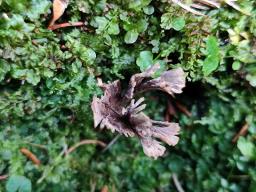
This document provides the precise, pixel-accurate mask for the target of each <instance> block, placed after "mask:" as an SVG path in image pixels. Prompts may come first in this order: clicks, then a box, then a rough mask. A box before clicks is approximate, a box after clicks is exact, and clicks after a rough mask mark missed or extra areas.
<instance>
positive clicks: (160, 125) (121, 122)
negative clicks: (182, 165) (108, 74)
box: [91, 64, 185, 158]
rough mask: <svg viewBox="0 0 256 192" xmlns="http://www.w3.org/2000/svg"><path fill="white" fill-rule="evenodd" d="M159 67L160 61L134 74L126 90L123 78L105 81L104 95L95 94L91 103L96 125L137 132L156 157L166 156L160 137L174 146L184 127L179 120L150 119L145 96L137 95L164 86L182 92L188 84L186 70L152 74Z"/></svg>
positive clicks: (130, 133)
mask: <svg viewBox="0 0 256 192" xmlns="http://www.w3.org/2000/svg"><path fill="white" fill-rule="evenodd" d="M159 67H160V66H159V64H156V65H154V66H152V67H151V68H149V69H148V70H146V71H145V72H142V73H139V74H135V75H133V76H132V77H131V79H130V82H129V86H128V88H127V90H125V91H124V94H122V93H123V90H122V89H121V84H120V81H119V80H117V81H114V82H111V83H109V84H104V83H102V82H101V83H100V87H101V88H102V89H103V91H104V95H103V96H102V97H101V98H100V99H99V98H97V97H94V98H93V101H92V105H91V106H92V110H93V115H94V127H98V126H99V127H100V128H101V129H103V128H104V127H106V128H107V129H110V130H111V131H112V132H114V131H117V132H119V133H120V134H123V135H125V136H130V137H132V136H134V135H136V136H137V137H138V138H139V139H140V141H141V144H142V147H143V151H144V153H145V154H146V155H147V156H149V157H153V158H157V157H159V156H162V155H163V154H164V152H165V147H164V146H162V145H161V144H160V142H159V141H158V140H156V139H160V140H161V141H163V142H165V143H167V144H168V145H171V146H174V145H176V144H177V143H178V141H179V138H178V137H177V135H178V133H179V130H180V127H179V125H178V124H177V123H169V122H162V121H154V120H152V119H150V118H149V117H148V116H147V115H145V114H144V113H143V112H142V111H143V110H144V109H145V107H146V104H143V101H144V98H143V97H142V98H140V99H138V100H137V101H136V102H135V100H134V97H135V95H136V94H138V93H141V92H144V91H149V90H161V91H164V92H166V93H168V94H171V95H173V94H174V93H181V92H182V88H183V87H185V74H184V72H183V70H182V69H181V68H178V69H173V70H169V71H166V72H164V73H163V74H162V75H161V76H160V77H158V78H152V75H153V74H154V73H155V72H156V71H157V70H158V69H159Z"/></svg>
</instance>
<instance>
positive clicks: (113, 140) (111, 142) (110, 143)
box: [102, 135, 121, 153]
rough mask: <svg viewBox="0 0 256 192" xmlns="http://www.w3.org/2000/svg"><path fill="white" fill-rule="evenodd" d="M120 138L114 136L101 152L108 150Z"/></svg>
mask: <svg viewBox="0 0 256 192" xmlns="http://www.w3.org/2000/svg"><path fill="white" fill-rule="evenodd" d="M120 136H121V135H117V136H115V137H114V139H112V141H110V142H109V144H108V145H107V146H106V147H105V148H104V149H103V150H102V152H103V153H104V152H105V151H107V150H108V149H110V148H111V147H112V145H113V144H114V143H115V142H116V141H117V140H118V139H119V138H120Z"/></svg>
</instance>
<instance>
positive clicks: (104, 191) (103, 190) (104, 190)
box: [100, 185, 108, 192]
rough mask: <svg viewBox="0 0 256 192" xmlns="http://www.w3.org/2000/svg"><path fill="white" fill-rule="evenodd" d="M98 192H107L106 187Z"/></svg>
mask: <svg viewBox="0 0 256 192" xmlns="http://www.w3.org/2000/svg"><path fill="white" fill-rule="evenodd" d="M100 192H108V186H106V185H105V186H104V187H103V188H102V189H101V191H100Z"/></svg>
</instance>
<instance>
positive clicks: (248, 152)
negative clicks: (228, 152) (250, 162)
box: [237, 137, 256, 158]
mask: <svg viewBox="0 0 256 192" xmlns="http://www.w3.org/2000/svg"><path fill="white" fill-rule="evenodd" d="M237 147H238V149H239V150H240V151H241V153H242V154H243V155H244V156H246V157H248V158H253V157H255V155H256V154H255V153H256V148H255V146H254V145H253V143H252V142H250V141H248V140H246V139H245V138H244V137H240V138H239V140H238V142H237Z"/></svg>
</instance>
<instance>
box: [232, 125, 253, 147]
mask: <svg viewBox="0 0 256 192" xmlns="http://www.w3.org/2000/svg"><path fill="white" fill-rule="evenodd" d="M248 128H249V124H248V123H247V122H246V123H245V124H244V125H243V126H242V128H241V129H240V131H239V132H238V133H237V134H236V135H235V136H234V138H233V139H232V142H233V143H236V142H237V140H238V139H239V137H240V136H244V135H245V134H246V133H247V131H248Z"/></svg>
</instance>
